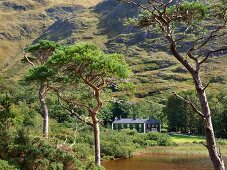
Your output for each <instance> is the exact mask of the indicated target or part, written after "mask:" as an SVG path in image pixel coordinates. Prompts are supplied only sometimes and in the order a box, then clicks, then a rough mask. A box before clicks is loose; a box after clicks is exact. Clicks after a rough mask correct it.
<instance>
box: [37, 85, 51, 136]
mask: <svg viewBox="0 0 227 170" xmlns="http://www.w3.org/2000/svg"><path fill="white" fill-rule="evenodd" d="M45 93H46V86H45V85H44V84H43V83H42V84H41V85H40V88H39V101H40V107H41V111H42V116H43V137H45V138H48V127H49V120H48V119H49V115H48V108H47V105H46V101H45Z"/></svg>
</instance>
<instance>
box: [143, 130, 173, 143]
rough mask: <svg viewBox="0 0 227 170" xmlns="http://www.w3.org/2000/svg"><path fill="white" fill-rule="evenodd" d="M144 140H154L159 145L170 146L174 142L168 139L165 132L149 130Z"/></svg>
mask: <svg viewBox="0 0 227 170" xmlns="http://www.w3.org/2000/svg"><path fill="white" fill-rule="evenodd" d="M145 138H146V140H150V141H156V142H157V145H159V146H171V145H173V144H174V142H173V141H172V140H171V139H170V137H169V136H168V135H167V134H163V133H158V132H149V133H147V134H146V137H145Z"/></svg>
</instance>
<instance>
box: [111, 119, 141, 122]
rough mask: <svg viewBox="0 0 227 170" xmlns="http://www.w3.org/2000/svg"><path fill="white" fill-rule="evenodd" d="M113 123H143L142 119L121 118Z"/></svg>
mask: <svg viewBox="0 0 227 170" xmlns="http://www.w3.org/2000/svg"><path fill="white" fill-rule="evenodd" d="M113 123H144V120H143V119H133V118H121V119H116V120H115V121H114V122H113Z"/></svg>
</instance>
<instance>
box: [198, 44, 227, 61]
mask: <svg viewBox="0 0 227 170" xmlns="http://www.w3.org/2000/svg"><path fill="white" fill-rule="evenodd" d="M226 50H227V47H223V48H219V49H217V50H212V51H209V52H208V53H207V54H206V57H205V58H204V59H203V60H201V61H200V62H199V65H201V64H203V63H204V62H205V61H207V59H208V58H209V57H210V56H211V55H212V54H214V53H217V52H220V51H226Z"/></svg>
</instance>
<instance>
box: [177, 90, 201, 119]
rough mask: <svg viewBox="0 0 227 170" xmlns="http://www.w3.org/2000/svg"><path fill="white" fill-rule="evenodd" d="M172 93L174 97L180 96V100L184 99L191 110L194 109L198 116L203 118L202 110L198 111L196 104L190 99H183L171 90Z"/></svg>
mask: <svg viewBox="0 0 227 170" xmlns="http://www.w3.org/2000/svg"><path fill="white" fill-rule="evenodd" d="M173 94H174V95H175V96H176V97H178V98H180V99H181V100H182V101H184V102H185V103H187V104H189V105H190V106H191V108H192V109H193V111H195V112H196V113H197V114H198V115H199V116H200V117H202V118H204V114H203V113H202V112H200V111H199V110H198V109H197V108H196V106H195V105H194V104H193V103H192V101H190V100H188V99H185V98H184V97H182V96H180V95H178V94H176V93H174V92H173Z"/></svg>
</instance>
